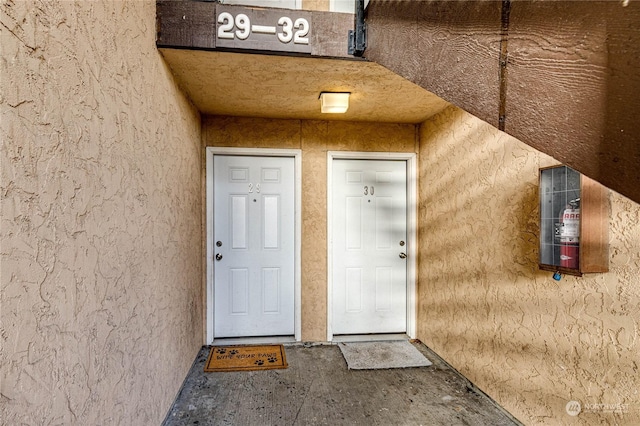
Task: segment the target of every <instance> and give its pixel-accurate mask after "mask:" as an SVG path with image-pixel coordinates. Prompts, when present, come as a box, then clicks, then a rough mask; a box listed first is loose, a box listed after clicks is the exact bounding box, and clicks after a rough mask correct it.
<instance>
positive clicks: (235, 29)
mask: <svg viewBox="0 0 640 426" xmlns="http://www.w3.org/2000/svg"><path fill="white" fill-rule="evenodd" d="M216 13H217V17H216V47H228V48H234V49H253V50H274V51H284V52H298V53H311V44H310V40H311V37H310V36H311V13H309V12H304V11H299V10H290V9H252V8H246V7H234V6H226V7H225V6H222V5H218V7H217V8H216Z"/></svg>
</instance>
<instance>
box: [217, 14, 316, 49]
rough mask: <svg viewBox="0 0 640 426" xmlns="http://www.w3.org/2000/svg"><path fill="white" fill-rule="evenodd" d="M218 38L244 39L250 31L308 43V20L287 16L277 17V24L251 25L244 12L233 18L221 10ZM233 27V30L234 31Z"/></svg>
mask: <svg viewBox="0 0 640 426" xmlns="http://www.w3.org/2000/svg"><path fill="white" fill-rule="evenodd" d="M218 24H220V26H219V27H218V38H220V39H230V40H233V39H234V38H236V37H237V38H238V39H240V40H246V39H248V38H249V36H250V35H251V33H252V32H256V33H262V34H275V35H276V36H277V37H278V40H280V41H281V42H282V43H289V42H290V41H291V40H293V42H294V43H296V44H309V37H307V36H308V35H309V21H307V20H306V19H305V18H298V19H296V20H295V21H293V20H292V19H291V18H289V17H287V16H282V17H281V18H280V19H278V26H277V27H276V26H266V25H251V19H249V17H248V16H247V15H245V14H244V13H239V14H237V15H236V17H235V18H234V17H233V15H232V14H231V13H229V12H222V13H221V14H220V15H218ZM234 29H235V31H234Z"/></svg>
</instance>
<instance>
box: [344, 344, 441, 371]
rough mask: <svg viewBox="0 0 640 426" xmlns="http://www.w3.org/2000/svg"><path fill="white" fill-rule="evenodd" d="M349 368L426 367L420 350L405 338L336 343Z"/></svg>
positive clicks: (428, 362)
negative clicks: (387, 340) (386, 340)
mask: <svg viewBox="0 0 640 426" xmlns="http://www.w3.org/2000/svg"><path fill="white" fill-rule="evenodd" d="M338 346H339V347H340V351H341V352H342V356H344V359H345V360H346V361H347V366H348V367H349V370H379V369H385V368H409V367H428V366H430V365H431V361H429V360H428V359H427V358H426V357H425V356H424V355H422V352H420V351H419V350H418V349H416V347H415V346H413V345H412V344H411V343H409V341H407V340H396V341H389V342H353V343H340V344H339V345H338Z"/></svg>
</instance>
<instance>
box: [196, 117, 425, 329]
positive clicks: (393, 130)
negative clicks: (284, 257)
mask: <svg viewBox="0 0 640 426" xmlns="http://www.w3.org/2000/svg"><path fill="white" fill-rule="evenodd" d="M202 126H203V129H202V133H203V139H204V143H205V145H206V146H219V147H256V148H283V149H301V150H302V339H303V340H305V341H326V340H327V151H366V152H368V151H377V152H416V135H415V126H413V125H406V124H371V123H348V122H339V121H300V120H269V119H253V118H233V117H207V118H205V119H204V120H203V125H202Z"/></svg>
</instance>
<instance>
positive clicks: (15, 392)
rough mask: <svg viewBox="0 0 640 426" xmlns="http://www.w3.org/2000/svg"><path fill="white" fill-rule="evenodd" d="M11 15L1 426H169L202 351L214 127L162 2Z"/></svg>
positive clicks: (8, 11)
mask: <svg viewBox="0 0 640 426" xmlns="http://www.w3.org/2000/svg"><path fill="white" fill-rule="evenodd" d="M0 11H1V15H0V22H1V24H2V25H1V26H0V37H1V46H2V58H1V65H0V70H1V75H2V77H1V78H0V88H1V92H0V95H1V96H0V108H1V114H2V116H1V120H0V135H1V138H2V147H1V151H0V152H1V162H2V163H1V165H2V167H1V168H2V170H1V183H0V196H1V209H2V224H1V228H0V238H1V248H0V253H1V255H2V257H1V263H0V267H1V277H0V278H1V281H0V282H1V286H2V287H1V292H2V294H1V299H0V303H1V309H2V311H1V320H2V325H1V327H2V328H1V329H0V340H1V343H0V345H1V350H0V351H1V352H0V359H1V364H0V382H1V401H0V402H1V408H0V419H1V420H0V423H2V424H7V425H14V424H33V425H36V424H82V425H97V424H111V425H115V424H132V425H144V424H146V425H151V424H159V422H160V421H161V420H162V418H163V417H164V415H165V414H166V412H167V410H168V409H169V407H170V404H171V403H172V401H173V399H174V397H175V395H176V392H177V390H178V388H179V387H180V385H181V383H182V380H183V379H184V377H185V375H186V372H187V371H188V369H189V367H190V365H191V363H192V362H193V359H194V357H195V355H196V353H197V351H198V349H199V348H200V346H201V344H202V320H201V310H202V292H201V279H202V278H201V277H202V275H201V270H202V252H201V240H202V227H201V214H200V207H201V196H200V186H201V183H200V164H201V153H202V148H201V144H200V120H199V115H198V113H197V112H196V111H195V110H194V109H193V108H192V107H191V105H190V104H189V103H188V102H187V101H186V100H185V98H184V96H182V94H181V93H180V92H179V90H178V88H177V86H176V84H175V83H174V81H173V79H172V77H171V74H170V72H169V70H168V68H167V67H166V65H165V64H164V62H163V60H162V58H161V56H160V55H159V54H158V52H157V50H156V48H155V1H154V0H149V1H77V2H70V1H64V2H52V1H23V0H20V1H12V0H5V1H3V2H2V3H1V5H0Z"/></svg>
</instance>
